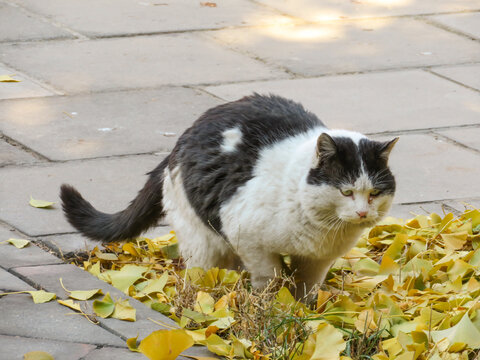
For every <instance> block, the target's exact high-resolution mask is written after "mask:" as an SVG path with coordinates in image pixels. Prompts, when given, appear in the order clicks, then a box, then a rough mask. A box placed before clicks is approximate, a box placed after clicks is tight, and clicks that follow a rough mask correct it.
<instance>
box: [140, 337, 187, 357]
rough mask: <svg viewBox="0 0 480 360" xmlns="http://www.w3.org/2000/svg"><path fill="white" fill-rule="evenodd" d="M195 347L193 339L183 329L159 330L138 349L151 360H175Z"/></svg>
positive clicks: (141, 343)
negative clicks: (185, 351)
mask: <svg viewBox="0 0 480 360" xmlns="http://www.w3.org/2000/svg"><path fill="white" fill-rule="evenodd" d="M192 346H193V339H192V338H191V336H190V335H188V334H187V333H186V332H185V330H183V329H176V330H157V331H154V332H153V333H151V334H150V335H148V336H147V337H146V338H145V339H143V340H142V341H141V342H140V345H139V346H138V349H139V350H140V352H141V353H142V354H144V355H145V356H146V357H148V358H149V359H150V360H175V359H176V358H177V357H178V355H180V353H181V352H182V351H184V350H186V349H188V348H190V347H192Z"/></svg>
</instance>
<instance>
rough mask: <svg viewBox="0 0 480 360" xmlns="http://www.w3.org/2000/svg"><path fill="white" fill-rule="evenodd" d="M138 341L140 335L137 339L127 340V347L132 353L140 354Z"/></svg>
mask: <svg viewBox="0 0 480 360" xmlns="http://www.w3.org/2000/svg"><path fill="white" fill-rule="evenodd" d="M137 341H138V335H137V337H134V338H129V339H127V347H128V349H129V350H130V351H135V352H140V350H138V344H137Z"/></svg>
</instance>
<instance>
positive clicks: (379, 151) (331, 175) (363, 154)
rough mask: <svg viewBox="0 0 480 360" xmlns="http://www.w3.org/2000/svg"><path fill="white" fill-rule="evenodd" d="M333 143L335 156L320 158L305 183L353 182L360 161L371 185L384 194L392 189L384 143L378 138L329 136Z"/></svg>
mask: <svg viewBox="0 0 480 360" xmlns="http://www.w3.org/2000/svg"><path fill="white" fill-rule="evenodd" d="M332 139H333V141H334V142H335V146H336V153H335V154H334V155H331V156H328V157H323V158H322V155H321V154H320V157H321V160H320V162H319V165H318V166H317V167H316V168H314V169H311V170H310V173H309V175H308V177H307V182H308V183H309V184H312V185H320V184H328V185H331V186H334V187H337V188H340V187H341V186H342V185H344V184H353V183H354V182H355V180H356V179H357V178H358V177H359V176H360V174H361V172H362V163H363V166H364V170H365V171H366V173H367V175H368V177H369V179H370V180H371V181H372V185H373V187H374V188H375V189H378V190H381V191H382V193H384V194H393V193H394V192H395V179H394V177H393V175H392V173H391V171H390V169H389V168H388V165H387V159H386V157H385V156H382V155H383V154H384V152H385V151H386V149H385V145H386V144H387V143H382V142H378V141H372V140H369V139H361V140H360V142H359V144H358V145H357V144H355V143H354V142H353V140H352V139H350V138H347V137H332Z"/></svg>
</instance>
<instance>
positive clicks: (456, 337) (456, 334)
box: [425, 312, 480, 349]
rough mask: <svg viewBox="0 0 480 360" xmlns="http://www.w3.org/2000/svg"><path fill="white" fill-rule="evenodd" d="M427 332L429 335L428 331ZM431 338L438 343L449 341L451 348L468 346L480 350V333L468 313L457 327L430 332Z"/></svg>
mask: <svg viewBox="0 0 480 360" xmlns="http://www.w3.org/2000/svg"><path fill="white" fill-rule="evenodd" d="M425 332H426V333H427V335H428V331H425ZM430 336H431V337H432V339H433V341H435V342H436V343H438V342H440V341H441V340H443V339H447V340H448V344H449V347H452V346H454V345H456V344H466V345H467V346H468V347H469V348H472V349H478V348H480V331H479V330H478V329H477V328H476V327H475V325H474V324H473V323H472V321H471V320H470V318H469V316H468V312H466V313H465V314H464V315H463V317H462V319H461V320H460V321H459V322H458V324H457V325H455V326H452V327H451V328H449V329H445V330H437V331H432V332H430ZM456 346H458V345H456Z"/></svg>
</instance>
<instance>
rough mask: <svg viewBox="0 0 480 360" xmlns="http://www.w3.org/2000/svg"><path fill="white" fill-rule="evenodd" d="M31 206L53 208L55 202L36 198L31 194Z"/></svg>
mask: <svg viewBox="0 0 480 360" xmlns="http://www.w3.org/2000/svg"><path fill="white" fill-rule="evenodd" d="M29 204H30V206H33V207H36V208H51V207H52V205H53V204H55V203H54V202H51V201H45V200H36V199H34V198H32V197H31V196H30V202H29Z"/></svg>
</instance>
